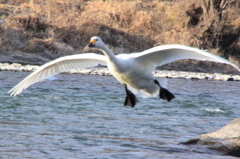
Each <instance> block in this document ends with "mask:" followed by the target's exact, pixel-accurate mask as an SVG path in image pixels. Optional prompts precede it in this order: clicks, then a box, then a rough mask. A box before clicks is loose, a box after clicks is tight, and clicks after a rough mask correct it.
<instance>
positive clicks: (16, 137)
mask: <svg viewBox="0 0 240 159" xmlns="http://www.w3.org/2000/svg"><path fill="white" fill-rule="evenodd" d="M28 74H29V73H27V72H4V71H2V72H0V158H4V159H5V158H189V159H192V158H199V159H203V158H234V157H230V156H221V155H219V154H218V152H215V151H213V150H208V149H207V148H204V146H203V147H201V146H200V147H196V146H187V145H181V144H179V142H182V141H186V140H188V139H190V138H194V137H197V136H198V135H201V134H203V133H207V132H212V131H215V130H218V129H219V128H221V127H223V126H224V125H226V124H228V123H229V122H230V121H231V120H233V119H235V118H237V117H239V114H240V104H239V103H240V82H232V81H231V82H230V81H207V80H199V81H191V80H184V79H168V89H169V90H170V91H171V92H172V93H174V94H175V96H176V99H174V100H172V101H171V102H169V103H168V102H165V101H163V100H159V99H155V98H150V99H142V98H139V103H138V104H137V105H136V107H135V108H134V109H132V108H130V107H124V106H123V101H124V98H125V91H124V89H123V87H122V85H121V84H119V83H118V82H117V81H116V80H115V79H114V78H113V77H110V76H94V75H77V74H60V75H58V76H56V77H57V78H58V79H57V80H54V81H44V82H41V83H38V84H35V85H33V86H31V87H30V88H29V89H27V90H24V91H23V93H22V94H20V95H19V96H17V97H11V96H9V94H7V91H8V90H9V89H10V88H12V87H13V86H14V85H15V84H17V83H18V82H19V81H21V80H22V79H23V78H24V77H26V76H27V75H28Z"/></svg>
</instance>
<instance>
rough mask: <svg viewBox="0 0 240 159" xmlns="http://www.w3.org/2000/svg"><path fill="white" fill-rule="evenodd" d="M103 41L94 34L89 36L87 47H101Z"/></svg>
mask: <svg viewBox="0 0 240 159" xmlns="http://www.w3.org/2000/svg"><path fill="white" fill-rule="evenodd" d="M103 46H104V43H103V41H102V39H101V38H100V37H98V36H94V37H92V38H91V40H90V42H89V44H88V47H95V48H103Z"/></svg>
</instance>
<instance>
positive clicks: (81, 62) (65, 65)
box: [8, 53, 107, 96]
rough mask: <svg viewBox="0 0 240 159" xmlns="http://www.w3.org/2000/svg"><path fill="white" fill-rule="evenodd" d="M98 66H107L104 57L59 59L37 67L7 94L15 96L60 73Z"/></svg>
mask: <svg viewBox="0 0 240 159" xmlns="http://www.w3.org/2000/svg"><path fill="white" fill-rule="evenodd" d="M99 64H103V65H106V64H107V62H106V57H105V56H103V55H98V54H94V53H87V54H77V55H70V56H64V57H60V58H58V59H56V60H53V61H51V62H49V63H46V64H44V65H42V66H41V67H39V68H38V69H37V70H36V71H35V72H33V73H31V74H30V75H29V76H27V77H26V78H25V79H24V80H22V81H21V82H20V83H18V84H17V85H16V86H15V87H13V88H12V89H11V90H10V91H9V92H8V93H11V95H12V96H16V95H18V94H19V93H21V92H22V91H23V89H26V88H28V87H29V86H30V85H32V84H34V83H36V82H39V81H41V80H44V79H46V78H48V77H51V76H53V75H55V74H58V73H60V72H64V71H68V70H71V69H78V68H88V67H94V66H98V65H99Z"/></svg>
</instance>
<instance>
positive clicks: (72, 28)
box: [0, 0, 240, 64]
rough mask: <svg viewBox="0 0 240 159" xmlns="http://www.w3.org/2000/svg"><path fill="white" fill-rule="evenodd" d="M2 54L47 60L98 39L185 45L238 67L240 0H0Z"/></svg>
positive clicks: (134, 47)
mask: <svg viewBox="0 0 240 159" xmlns="http://www.w3.org/2000/svg"><path fill="white" fill-rule="evenodd" d="M0 2H1V4H0V19H2V20H4V21H5V23H3V24H2V25H1V26H0V47H1V48H0V53H2V54H3V53H8V54H12V53H13V52H15V51H18V53H19V50H20V52H22V53H26V54H34V55H39V56H41V57H44V58H46V59H48V60H50V59H54V58H56V57H59V56H63V55H67V54H74V53H78V52H83V51H82V50H84V51H88V50H87V49H86V48H85V49H84V47H85V46H86V44H87V43H88V41H89V39H90V37H91V36H94V35H98V36H101V37H102V38H103V40H104V41H105V43H106V44H108V45H110V46H111V47H112V48H113V50H116V53H118V52H117V50H119V48H124V49H120V50H124V51H125V52H134V51H142V50H144V49H148V48H150V47H152V46H154V45H162V44H184V45H188V46H193V47H198V48H201V49H208V50H209V51H210V52H212V53H215V54H219V55H221V56H224V57H225V58H228V59H230V60H231V61H233V62H234V63H236V64H240V62H239V61H240V60H239V59H240V36H239V35H240V1H238V0H201V1H196V0H168V1H166V0H132V1H128V0H68V1H64V0H0Z"/></svg>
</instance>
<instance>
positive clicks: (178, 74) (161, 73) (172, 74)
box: [0, 63, 240, 81]
mask: <svg viewBox="0 0 240 159" xmlns="http://www.w3.org/2000/svg"><path fill="white" fill-rule="evenodd" d="M38 68H39V66H36V65H25V66H23V65H21V64H18V63H13V64H8V63H0V70H2V71H27V72H30V71H35V70H37V69H38ZM65 73H70V74H74V73H78V74H88V75H100V76H111V73H110V72H109V70H108V69H107V68H106V67H95V68H91V69H90V68H89V69H77V70H70V71H67V72H65ZM154 76H155V77H164V78H180V79H192V80H202V79H205V80H214V81H240V75H232V74H221V73H214V74H210V73H200V72H185V71H167V70H156V71H155V73H154Z"/></svg>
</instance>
